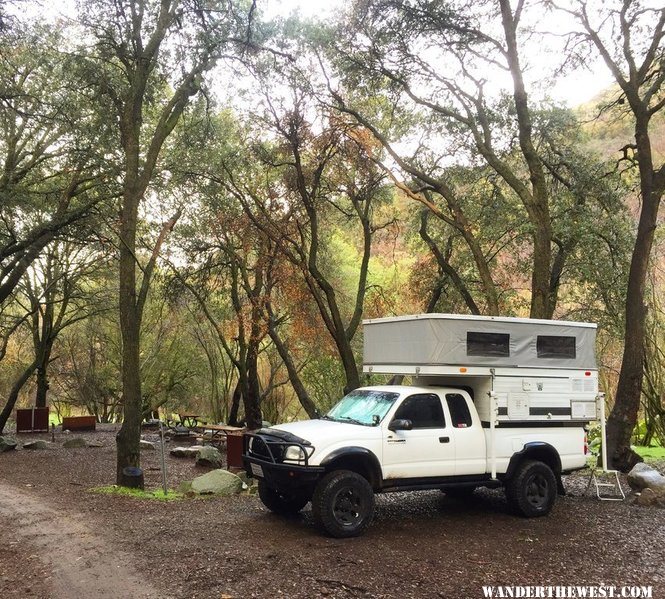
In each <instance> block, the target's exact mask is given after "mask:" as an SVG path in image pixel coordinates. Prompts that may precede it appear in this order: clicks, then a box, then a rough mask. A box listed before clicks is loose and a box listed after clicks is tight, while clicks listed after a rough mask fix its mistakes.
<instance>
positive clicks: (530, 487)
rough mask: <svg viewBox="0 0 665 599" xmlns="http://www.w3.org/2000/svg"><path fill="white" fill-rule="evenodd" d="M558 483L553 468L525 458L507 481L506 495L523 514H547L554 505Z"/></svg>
mask: <svg viewBox="0 0 665 599" xmlns="http://www.w3.org/2000/svg"><path fill="white" fill-rule="evenodd" d="M556 493H557V485H556V477H555V476H554V472H552V469H551V468H550V467H549V466H548V465H547V464H544V463H543V462H538V461H536V460H525V461H523V462H522V463H521V464H520V465H519V466H518V467H517V471H516V472H515V474H514V475H513V476H512V477H511V478H510V480H508V481H507V482H506V497H507V499H508V503H509V504H510V506H511V507H512V508H513V509H514V510H515V511H516V512H517V513H518V514H520V515H521V516H525V517H526V518H536V517H538V516H546V515H547V514H549V513H550V511H551V510H552V507H553V506H554V500H555V499H556Z"/></svg>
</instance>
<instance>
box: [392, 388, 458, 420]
mask: <svg viewBox="0 0 665 599" xmlns="http://www.w3.org/2000/svg"><path fill="white" fill-rule="evenodd" d="M395 418H397V419H404V420H410V421H411V424H412V425H413V428H445V427H446V421H445V419H444V417H443V407H442V406H441V400H440V399H439V396H438V395H433V394H430V393H427V394H425V393H423V394H421V395H411V396H409V397H407V398H406V399H405V400H404V401H403V402H402V405H401V406H400V407H399V408H397V412H395Z"/></svg>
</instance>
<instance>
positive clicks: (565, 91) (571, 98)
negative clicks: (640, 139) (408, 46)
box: [40, 0, 649, 108]
mask: <svg viewBox="0 0 665 599" xmlns="http://www.w3.org/2000/svg"><path fill="white" fill-rule="evenodd" d="M647 1H649V0H647ZM350 2H351V0H258V5H259V6H260V7H261V9H262V10H263V12H264V15H265V16H266V17H267V18H272V17H278V16H281V17H287V16H289V15H291V14H293V13H299V14H300V15H301V16H303V17H308V18H313V19H322V20H325V19H326V18H334V17H335V16H336V15H337V14H339V13H340V11H341V10H343V8H344V6H347V5H349V4H350ZM75 3H76V0H60V1H59V2H50V1H44V2H43V3H42V7H43V10H42V11H40V12H42V14H43V13H44V12H45V13H51V14H54V15H55V14H64V15H66V16H68V17H73V16H75V14H76V10H75ZM547 27H548V29H549V30H550V31H557V30H560V31H565V30H567V28H568V27H570V24H569V23H564V21H563V18H562V17H557V16H556V15H552V14H550V15H548V18H547ZM552 43H556V41H555V38H552V37H550V38H549V39H547V40H546V39H543V44H542V46H541V50H540V52H539V53H537V54H535V55H530V56H523V57H522V62H523V63H524V64H525V65H527V66H528V73H527V78H528V79H529V78H532V77H533V79H537V78H540V77H541V76H542V74H544V73H547V72H551V71H552V70H553V69H554V68H555V67H556V61H557V60H559V57H560V53H558V52H557V51H556V50H553V49H552V46H551V45H550V46H548V44H552ZM529 75H531V77H530V76H529ZM612 82H613V80H612V77H611V75H610V74H609V72H608V71H607V69H606V68H605V66H604V64H602V63H601V62H600V61H598V62H597V63H596V64H595V65H594V66H593V68H592V70H591V71H589V70H585V71H578V72H576V73H571V74H569V75H566V76H565V77H559V78H557V79H556V81H555V83H554V85H548V84H547V83H545V86H546V87H544V88H541V90H537V89H532V90H531V92H532V93H535V94H536V95H542V94H547V95H549V96H550V97H551V98H552V99H554V100H557V101H560V102H563V103H565V104H567V105H568V106H569V107H571V108H572V107H575V106H577V105H579V104H583V103H585V102H588V101H589V100H591V99H592V98H593V97H594V96H595V95H596V94H598V93H599V92H600V91H602V90H603V89H606V88H607V87H608V86H610V85H611V84H612ZM539 91H540V92H541V93H538V92H539Z"/></svg>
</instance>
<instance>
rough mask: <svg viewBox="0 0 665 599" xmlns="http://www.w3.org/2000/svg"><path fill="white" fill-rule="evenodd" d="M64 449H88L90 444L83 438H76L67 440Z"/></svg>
mask: <svg viewBox="0 0 665 599" xmlns="http://www.w3.org/2000/svg"><path fill="white" fill-rule="evenodd" d="M62 446H63V447H66V448H67V449H73V448H76V447H87V446H88V442H87V441H86V440H85V439H84V438H83V437H74V438H73V439H67V440H66V441H65V442H64V443H63V444H62Z"/></svg>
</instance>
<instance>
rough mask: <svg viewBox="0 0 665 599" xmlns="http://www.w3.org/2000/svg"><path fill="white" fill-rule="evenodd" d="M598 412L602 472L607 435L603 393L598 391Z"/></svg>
mask: <svg viewBox="0 0 665 599" xmlns="http://www.w3.org/2000/svg"><path fill="white" fill-rule="evenodd" d="M597 401H598V404H599V405H598V412H599V417H600V459H601V464H602V466H603V472H607V437H606V434H605V394H604V393H599V394H598V396H597Z"/></svg>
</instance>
